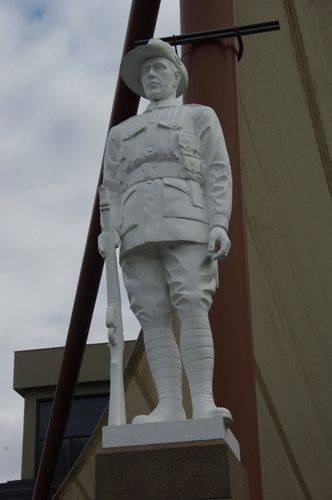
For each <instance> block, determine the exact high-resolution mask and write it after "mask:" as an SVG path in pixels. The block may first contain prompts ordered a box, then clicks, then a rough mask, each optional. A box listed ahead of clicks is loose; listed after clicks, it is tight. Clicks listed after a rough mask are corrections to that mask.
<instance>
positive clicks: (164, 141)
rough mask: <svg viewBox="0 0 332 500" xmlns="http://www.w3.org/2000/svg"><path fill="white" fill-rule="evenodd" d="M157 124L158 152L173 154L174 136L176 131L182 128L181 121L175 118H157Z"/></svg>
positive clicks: (174, 146) (174, 147)
mask: <svg viewBox="0 0 332 500" xmlns="http://www.w3.org/2000/svg"><path fill="white" fill-rule="evenodd" d="M157 126H158V129H157V132H158V152H159V153H161V154H164V153H166V154H167V153H173V154H174V153H175V150H176V144H175V137H176V133H177V132H178V131H179V130H181V129H182V125H181V123H179V122H178V121H176V120H158V122H157Z"/></svg>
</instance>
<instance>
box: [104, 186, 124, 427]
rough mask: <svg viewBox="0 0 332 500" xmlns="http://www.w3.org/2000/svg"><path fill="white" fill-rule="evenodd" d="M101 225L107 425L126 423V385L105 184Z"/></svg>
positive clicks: (118, 302)
mask: <svg viewBox="0 0 332 500" xmlns="http://www.w3.org/2000/svg"><path fill="white" fill-rule="evenodd" d="M98 192H99V200H100V202H99V208H100V222H101V229H102V234H103V238H104V248H105V264H106V287H107V309H106V327H107V329H108V332H107V333H108V340H109V344H108V345H109V349H110V357H111V363H110V384H111V386H110V403H109V413H108V425H124V424H126V407H125V397H124V385H123V350H124V339H123V326H122V314H121V295H120V283H119V275H118V266H117V258H116V250H115V244H114V228H113V225H112V220H111V214H110V203H109V197H108V191H107V188H106V186H104V184H101V186H100V187H99V189H98Z"/></svg>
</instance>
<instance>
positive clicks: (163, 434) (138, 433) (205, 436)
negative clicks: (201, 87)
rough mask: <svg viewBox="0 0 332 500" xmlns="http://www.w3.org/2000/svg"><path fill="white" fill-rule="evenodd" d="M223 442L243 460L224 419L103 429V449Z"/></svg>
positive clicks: (237, 444) (115, 426) (118, 426)
mask: <svg viewBox="0 0 332 500" xmlns="http://www.w3.org/2000/svg"><path fill="white" fill-rule="evenodd" d="M214 439H223V440H224V441H225V442H226V443H227V444H228V446H229V447H230V449H231V450H232V452H233V453H234V455H235V456H236V457H237V459H238V460H240V447H239V443H238V441H237V439H236V438H235V436H234V434H233V433H232V431H231V430H230V429H229V428H228V427H226V426H225V424H224V422H223V419H222V418H204V419H194V420H181V421H177V422H155V423H152V424H151V423H146V424H132V425H114V426H108V427H103V438H102V445H103V448H115V447H122V446H142V445H150V444H165V443H181V442H188V441H196V442H197V441H210V440H214Z"/></svg>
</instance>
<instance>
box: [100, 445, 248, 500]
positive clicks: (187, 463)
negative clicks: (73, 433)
mask: <svg viewBox="0 0 332 500" xmlns="http://www.w3.org/2000/svg"><path fill="white" fill-rule="evenodd" d="M95 491H96V500H106V499H107V500H113V499H114V500H115V499H116V500H131V499H132V500H157V499H158V500H166V499H167V500H177V499H179V500H180V499H181V500H186V499H188V500H189V499H197V500H208V499H214V500H217V499H220V500H221V499H224V500H226V499H227V500H249V492H248V482H247V474H246V472H245V470H244V468H243V466H242V465H241V463H240V462H239V461H238V459H237V458H236V457H235V455H234V454H233V453H232V451H231V450H230V448H229V447H228V445H227V444H226V443H225V441H224V440H222V439H214V440H209V441H195V442H190V441H187V442H182V443H180V442H177V443H170V444H153V445H144V446H130V447H119V448H108V449H104V450H103V451H102V453H100V454H98V455H96V488H95Z"/></svg>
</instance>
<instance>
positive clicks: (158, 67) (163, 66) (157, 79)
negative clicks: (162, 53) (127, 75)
mask: <svg viewBox="0 0 332 500" xmlns="http://www.w3.org/2000/svg"><path fill="white" fill-rule="evenodd" d="M179 80H180V72H179V70H178V69H177V68H176V67H175V65H174V64H173V63H172V62H171V61H169V60H168V59H166V58H165V57H152V58H151V59H147V60H146V61H144V62H143V64H142V68H141V83H142V87H143V89H144V92H145V95H146V97H147V99H149V100H150V101H160V100H161V99H166V98H168V97H173V96H174V97H175V96H176V89H177V87H178V84H179Z"/></svg>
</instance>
